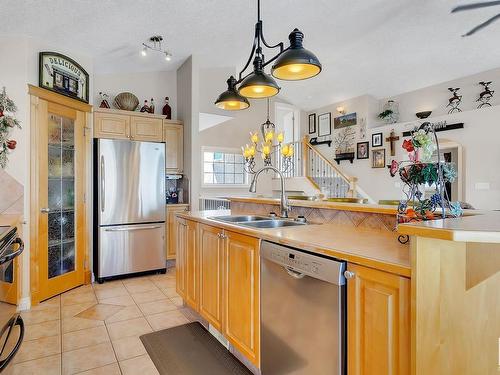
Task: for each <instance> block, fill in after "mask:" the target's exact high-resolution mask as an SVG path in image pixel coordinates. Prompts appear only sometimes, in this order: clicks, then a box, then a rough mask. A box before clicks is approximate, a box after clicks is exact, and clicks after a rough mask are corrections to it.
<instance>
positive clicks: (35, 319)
mask: <svg viewBox="0 0 500 375" xmlns="http://www.w3.org/2000/svg"><path fill="white" fill-rule="evenodd" d="M21 316H22V317H23V320H24V324H26V325H30V324H37V323H43V322H47V321H50V320H58V319H60V316H61V314H60V311H59V307H58V306H56V307H49V308H46V309H43V310H36V311H34V310H28V311H23V312H22V313H21Z"/></svg>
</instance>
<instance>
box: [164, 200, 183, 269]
mask: <svg viewBox="0 0 500 375" xmlns="http://www.w3.org/2000/svg"><path fill="white" fill-rule="evenodd" d="M187 210H188V206H185V205H182V206H177V205H167V206H166V218H167V223H166V225H165V246H166V250H165V256H166V258H167V259H168V260H170V259H175V256H176V248H177V230H176V227H175V213H176V212H179V211H187Z"/></svg>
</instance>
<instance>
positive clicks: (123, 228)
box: [104, 225, 161, 232]
mask: <svg viewBox="0 0 500 375" xmlns="http://www.w3.org/2000/svg"><path fill="white" fill-rule="evenodd" d="M158 228H161V226H160V225H148V226H141V227H120V228H106V229H104V230H105V231H106V232H128V231H132V230H145V229H158Z"/></svg>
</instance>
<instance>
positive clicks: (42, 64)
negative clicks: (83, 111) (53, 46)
mask: <svg viewBox="0 0 500 375" xmlns="http://www.w3.org/2000/svg"><path fill="white" fill-rule="evenodd" d="M38 85H39V86H40V87H42V88H44V89H47V90H51V91H55V92H57V93H59V94H62V95H65V96H69V97H70V98H73V99H77V100H80V101H82V102H85V103H88V102H89V75H88V73H87V72H86V71H85V69H83V68H82V67H81V66H80V65H79V64H78V63H77V62H76V61H74V60H73V59H71V58H69V57H67V56H64V55H61V54H60V53H57V52H40V54H39V65H38Z"/></svg>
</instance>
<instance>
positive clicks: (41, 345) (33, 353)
mask: <svg viewBox="0 0 500 375" xmlns="http://www.w3.org/2000/svg"><path fill="white" fill-rule="evenodd" d="M59 353H61V337H60V336H51V337H42V338H40V339H36V340H32V341H26V342H23V344H22V345H21V348H20V349H19V352H17V354H16V356H15V357H14V359H13V362H14V363H19V362H25V361H30V360H32V359H38V358H43V357H48V356H51V355H54V354H59Z"/></svg>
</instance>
